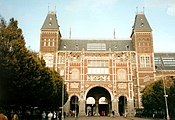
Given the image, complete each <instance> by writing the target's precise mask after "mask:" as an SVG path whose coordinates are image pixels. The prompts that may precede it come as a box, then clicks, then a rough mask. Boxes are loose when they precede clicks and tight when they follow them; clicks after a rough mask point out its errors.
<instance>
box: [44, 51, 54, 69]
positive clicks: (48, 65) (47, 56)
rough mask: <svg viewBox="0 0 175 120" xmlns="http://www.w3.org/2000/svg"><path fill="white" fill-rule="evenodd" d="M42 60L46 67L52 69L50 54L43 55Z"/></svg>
mask: <svg viewBox="0 0 175 120" xmlns="http://www.w3.org/2000/svg"><path fill="white" fill-rule="evenodd" d="M43 59H44V60H45V62H46V66H47V67H53V55H52V54H50V53H48V54H45V55H43Z"/></svg>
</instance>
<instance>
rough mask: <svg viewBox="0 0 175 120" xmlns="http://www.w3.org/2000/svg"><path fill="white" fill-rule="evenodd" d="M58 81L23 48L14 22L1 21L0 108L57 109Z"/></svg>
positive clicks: (16, 23) (35, 57)
mask: <svg viewBox="0 0 175 120" xmlns="http://www.w3.org/2000/svg"><path fill="white" fill-rule="evenodd" d="M62 82H63V80H62V79H61V77H60V76H59V75H58V73H57V72H55V71H52V70H50V69H49V68H47V67H46V66H45V62H44V60H43V59H40V58H39V57H38V56H37V54H36V53H33V52H31V51H29V50H28V49H27V48H26V47H25V40H24V37H23V35H22V30H21V29H20V28H18V22H17V21H16V20H14V19H13V18H12V19H10V22H9V23H8V24H6V22H5V21H4V20H3V19H1V22H0V105H6V106H11V105H15V106H33V107H34V106H37V107H41V108H42V109H45V108H50V109H56V108H58V107H59V106H61V99H60V98H61V93H60V91H61V89H62ZM65 95H67V93H65ZM65 98H66V99H67V96H66V97H65Z"/></svg>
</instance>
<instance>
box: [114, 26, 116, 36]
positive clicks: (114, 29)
mask: <svg viewBox="0 0 175 120" xmlns="http://www.w3.org/2000/svg"><path fill="white" fill-rule="evenodd" d="M114 39H116V37H115V28H114Z"/></svg>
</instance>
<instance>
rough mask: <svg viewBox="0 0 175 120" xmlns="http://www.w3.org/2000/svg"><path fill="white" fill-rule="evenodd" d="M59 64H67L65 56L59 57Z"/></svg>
mask: <svg viewBox="0 0 175 120" xmlns="http://www.w3.org/2000/svg"><path fill="white" fill-rule="evenodd" d="M58 63H65V56H64V55H63V56H62V55H60V56H59V57H58Z"/></svg>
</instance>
